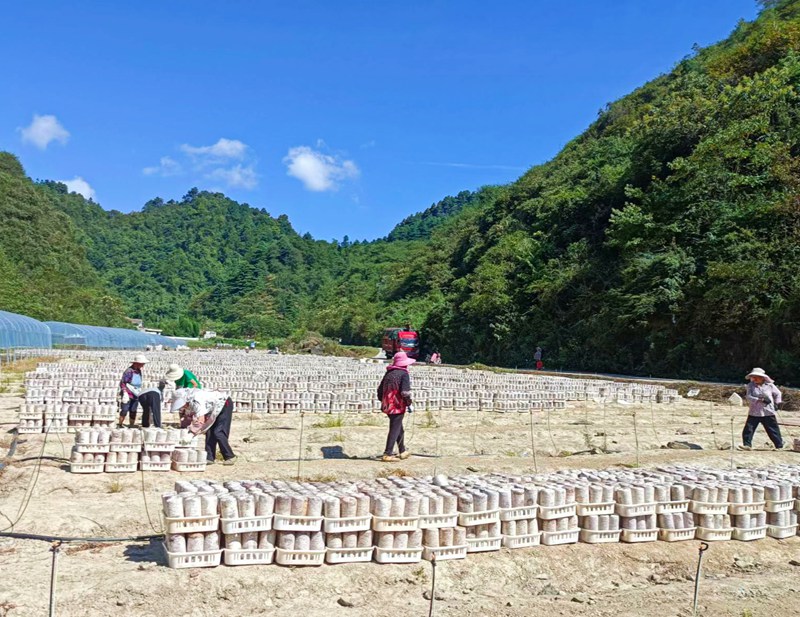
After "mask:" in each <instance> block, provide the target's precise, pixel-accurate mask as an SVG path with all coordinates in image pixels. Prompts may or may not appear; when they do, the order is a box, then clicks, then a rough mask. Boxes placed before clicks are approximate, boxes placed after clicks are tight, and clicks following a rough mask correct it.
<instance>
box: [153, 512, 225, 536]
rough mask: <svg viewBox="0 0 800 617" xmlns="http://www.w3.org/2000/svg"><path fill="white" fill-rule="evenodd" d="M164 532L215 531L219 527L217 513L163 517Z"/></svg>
mask: <svg viewBox="0 0 800 617" xmlns="http://www.w3.org/2000/svg"><path fill="white" fill-rule="evenodd" d="M164 523H165V525H164V526H165V530H164V532H165V533H199V532H206V531H216V530H217V528H218V527H219V515H218V514H212V515H209V516H192V517H188V516H182V517H180V518H177V517H176V518H169V517H166V516H165V517H164Z"/></svg>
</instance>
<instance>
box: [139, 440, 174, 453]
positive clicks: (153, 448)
mask: <svg viewBox="0 0 800 617" xmlns="http://www.w3.org/2000/svg"><path fill="white" fill-rule="evenodd" d="M136 445H139V446H141V447H142V449H143V450H144V451H145V452H172V451H173V450H174V449H175V444H174V443H156V442H155V441H146V442H144V443H141V444H136Z"/></svg>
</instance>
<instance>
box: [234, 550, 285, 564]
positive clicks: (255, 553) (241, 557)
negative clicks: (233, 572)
mask: <svg viewBox="0 0 800 617" xmlns="http://www.w3.org/2000/svg"><path fill="white" fill-rule="evenodd" d="M223 560H224V562H225V565H226V566H256V565H266V564H270V563H272V562H273V561H274V560H275V549H274V548H258V549H252V550H247V549H231V548H226V549H225V550H224V552H223Z"/></svg>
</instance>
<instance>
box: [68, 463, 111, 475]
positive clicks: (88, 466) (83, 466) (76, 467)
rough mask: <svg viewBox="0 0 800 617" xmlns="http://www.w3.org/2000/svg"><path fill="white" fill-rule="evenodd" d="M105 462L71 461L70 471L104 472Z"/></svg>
mask: <svg viewBox="0 0 800 617" xmlns="http://www.w3.org/2000/svg"><path fill="white" fill-rule="evenodd" d="M105 465H106V464H105V463H70V464H69V471H70V473H103V468H104V467H105Z"/></svg>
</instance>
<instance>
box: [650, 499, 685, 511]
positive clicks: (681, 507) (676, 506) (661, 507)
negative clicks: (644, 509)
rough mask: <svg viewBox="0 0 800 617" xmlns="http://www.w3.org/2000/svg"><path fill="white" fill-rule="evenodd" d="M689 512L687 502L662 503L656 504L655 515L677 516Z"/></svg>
mask: <svg viewBox="0 0 800 617" xmlns="http://www.w3.org/2000/svg"><path fill="white" fill-rule="evenodd" d="M688 511H689V500H688V499H684V500H682V501H662V502H660V503H657V504H656V514H679V513H681V512H688Z"/></svg>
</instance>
